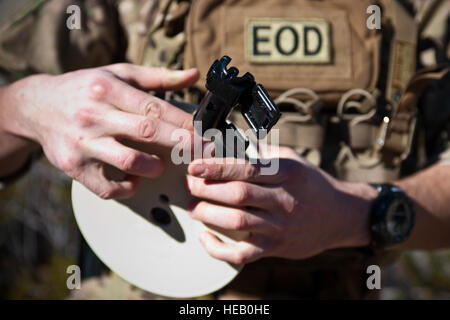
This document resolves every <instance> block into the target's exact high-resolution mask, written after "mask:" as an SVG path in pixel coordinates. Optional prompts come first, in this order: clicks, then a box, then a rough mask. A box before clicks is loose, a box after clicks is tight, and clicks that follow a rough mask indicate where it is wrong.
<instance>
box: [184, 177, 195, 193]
mask: <svg viewBox="0 0 450 320" xmlns="http://www.w3.org/2000/svg"><path fill="white" fill-rule="evenodd" d="M185 182H186V189H187V190H188V191H189V192H190V191H191V190H192V184H193V183H194V181H192V177H190V176H186V181H185Z"/></svg>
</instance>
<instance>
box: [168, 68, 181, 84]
mask: <svg viewBox="0 0 450 320" xmlns="http://www.w3.org/2000/svg"><path fill="white" fill-rule="evenodd" d="M185 77H186V73H185V72H184V71H181V70H175V71H172V72H170V73H169V74H168V75H167V83H168V84H169V85H172V86H174V85H177V84H179V83H181V82H183V81H184V79H185Z"/></svg>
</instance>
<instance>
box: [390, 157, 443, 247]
mask: <svg viewBox="0 0 450 320" xmlns="http://www.w3.org/2000/svg"><path fill="white" fill-rule="evenodd" d="M395 184H396V185H398V186H399V187H400V188H402V189H403V190H404V191H405V192H406V193H407V194H408V196H409V197H410V198H411V199H412V200H413V202H414V207H415V211H416V223H415V226H414V229H413V231H412V233H411V236H410V237H409V239H408V240H407V241H406V242H404V243H403V244H401V245H400V246H399V247H398V248H399V249H425V250H432V249H440V248H446V247H447V248H448V247H450V165H448V164H447V165H446V164H438V165H434V166H432V167H430V168H428V169H426V170H423V171H421V172H419V173H418V174H416V175H414V176H411V177H408V178H406V179H404V180H401V181H398V182H396V183H395Z"/></svg>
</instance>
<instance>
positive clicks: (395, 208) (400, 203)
mask: <svg viewBox="0 0 450 320" xmlns="http://www.w3.org/2000/svg"><path fill="white" fill-rule="evenodd" d="M412 215H413V213H412V211H411V206H410V205H408V203H406V200H405V199H395V200H394V201H392V203H391V204H390V206H389V209H388V211H387V214H386V227H387V231H388V233H389V235H390V236H391V237H392V238H393V239H394V241H395V242H398V241H403V240H404V239H406V237H407V236H408V235H409V233H410V231H411V226H412V224H413V222H412V219H413V216H412Z"/></svg>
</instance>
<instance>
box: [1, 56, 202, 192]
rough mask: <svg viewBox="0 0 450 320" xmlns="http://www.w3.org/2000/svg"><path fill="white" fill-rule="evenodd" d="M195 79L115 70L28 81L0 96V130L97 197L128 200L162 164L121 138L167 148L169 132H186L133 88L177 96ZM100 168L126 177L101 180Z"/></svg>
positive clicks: (163, 106) (174, 114) (164, 108)
mask: <svg viewBox="0 0 450 320" xmlns="http://www.w3.org/2000/svg"><path fill="white" fill-rule="evenodd" d="M198 76H199V74H198V71H197V70H195V69H192V70H187V71H169V70H167V69H163V68H149V67H140V66H135V65H131V64H115V65H110V66H106V67H101V68H95V69H86V70H79V71H75V72H70V73H66V74H63V75H59V76H49V75H37V76H32V77H28V78H25V79H24V80H21V81H18V82H16V83H14V84H12V85H11V86H9V87H7V88H6V89H5V90H4V91H3V93H4V95H2V108H0V109H2V110H1V113H0V127H2V128H4V131H5V132H8V133H12V134H14V135H16V136H20V137H25V138H28V139H31V140H34V141H36V142H38V143H39V144H40V145H41V146H42V148H43V150H44V153H45V155H46V156H47V158H48V159H49V161H50V162H51V163H52V164H53V165H55V166H56V167H58V168H60V169H61V170H63V171H64V172H65V173H66V174H68V175H69V176H70V177H72V178H74V179H76V180H78V181H80V182H81V183H83V184H84V185H85V186H86V187H88V188H89V189H90V190H92V191H93V192H95V193H96V194H97V195H99V196H100V197H102V198H105V199H108V198H124V197H129V196H131V195H132V194H133V193H134V191H135V190H136V188H137V185H138V180H139V178H138V177H139V176H143V177H149V178H152V177H157V176H159V175H160V174H161V173H162V170H163V162H162V161H161V160H160V159H159V158H158V157H156V156H153V155H149V154H147V153H144V152H140V151H137V150H134V149H132V148H129V147H127V146H125V145H123V144H122V143H121V142H120V141H121V139H127V140H133V141H137V142H141V143H148V144H155V145H159V146H163V147H168V148H170V147H173V146H174V145H176V144H177V141H171V139H170V137H171V132H172V131H173V130H175V129H177V128H185V129H189V130H190V131H187V132H188V133H193V127H192V116H191V115H189V114H187V113H185V112H183V111H181V110H179V109H177V108H176V107H174V106H172V105H170V104H169V103H167V102H165V101H163V100H161V99H158V98H156V97H154V96H152V95H149V94H147V93H146V92H144V91H141V90H139V89H137V88H136V87H139V88H142V89H147V90H169V89H170V90H178V89H182V88H184V87H187V86H189V85H191V84H192V83H194V82H195V81H196V80H197V79H198ZM186 141H188V140H186ZM105 163H106V164H109V165H112V166H114V167H116V168H118V169H120V170H122V171H124V172H126V173H127V175H126V177H125V178H124V179H123V180H121V181H112V180H110V179H108V178H107V177H106V176H105V173H104V169H103V165H104V164H105Z"/></svg>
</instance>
